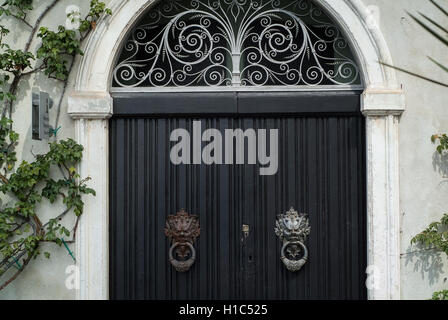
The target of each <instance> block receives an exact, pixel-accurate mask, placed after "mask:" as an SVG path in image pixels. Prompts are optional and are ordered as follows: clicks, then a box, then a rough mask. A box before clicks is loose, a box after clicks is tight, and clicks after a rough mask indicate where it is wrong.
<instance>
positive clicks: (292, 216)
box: [275, 207, 311, 272]
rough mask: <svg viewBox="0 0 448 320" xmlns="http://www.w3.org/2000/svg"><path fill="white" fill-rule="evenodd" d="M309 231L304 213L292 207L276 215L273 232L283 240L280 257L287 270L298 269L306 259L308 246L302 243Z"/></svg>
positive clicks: (294, 270) (293, 270)
mask: <svg viewBox="0 0 448 320" xmlns="http://www.w3.org/2000/svg"><path fill="white" fill-rule="evenodd" d="M310 232H311V227H310V224H309V220H308V218H307V216H306V214H304V213H298V212H297V211H296V210H294V208H292V207H291V209H290V210H289V211H286V213H285V214H279V215H278V216H277V220H276V222H275V234H276V235H277V236H278V237H279V238H280V240H281V241H282V242H283V245H282V249H281V257H280V259H281V261H282V262H283V264H284V265H285V266H286V268H287V269H288V270H289V271H292V272H296V271H299V270H300V269H301V268H302V267H303V265H305V263H306V262H307V261H308V248H307V247H306V246H305V244H304V243H305V241H306V238H307V237H308V235H309V234H310Z"/></svg>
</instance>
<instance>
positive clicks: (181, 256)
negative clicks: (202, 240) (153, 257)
mask: <svg viewBox="0 0 448 320" xmlns="http://www.w3.org/2000/svg"><path fill="white" fill-rule="evenodd" d="M199 234H200V228H199V217H198V216H197V215H190V214H188V213H187V212H185V210H184V209H182V210H180V211H179V212H177V213H176V214H175V215H169V216H168V218H166V227H165V235H166V236H167V237H168V239H169V240H170V241H171V242H172V245H171V247H170V250H169V252H168V256H169V261H170V263H171V265H172V266H173V267H174V268H175V269H176V271H178V272H186V271H188V270H190V268H191V266H192V265H193V264H194V262H195V260H196V250H195V248H194V247H193V243H194V241H195V240H196V238H197V237H199Z"/></svg>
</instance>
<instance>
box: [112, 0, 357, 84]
mask: <svg viewBox="0 0 448 320" xmlns="http://www.w3.org/2000/svg"><path fill="white" fill-rule="evenodd" d="M360 83H361V80H360V75H359V69H358V66H357V64H356V62H355V59H354V57H353V54H352V52H351V49H350V47H349V45H348V43H347V42H346V41H345V39H344V37H343V35H342V33H341V31H340V30H339V29H338V27H337V26H336V25H335V23H334V22H333V21H332V20H331V19H330V18H329V17H328V16H327V15H325V13H324V12H323V11H322V10H321V9H320V8H319V7H317V6H316V5H315V4H313V2H312V1H311V0H161V2H160V3H159V4H158V5H157V6H156V7H154V8H153V9H151V10H150V11H149V12H148V13H147V14H146V15H145V16H144V17H143V19H142V20H141V21H140V22H139V23H138V24H137V26H136V27H135V28H134V29H133V31H132V32H131V34H130V36H129V37H128V40H127V41H126V43H125V45H124V48H123V50H122V53H121V55H120V57H119V60H118V63H117V64H116V66H115V68H114V71H113V86H114V87H125V88H130V87H188V86H206V87H207V86H208V87H210V86H212V87H213V86H317V85H357V84H360Z"/></svg>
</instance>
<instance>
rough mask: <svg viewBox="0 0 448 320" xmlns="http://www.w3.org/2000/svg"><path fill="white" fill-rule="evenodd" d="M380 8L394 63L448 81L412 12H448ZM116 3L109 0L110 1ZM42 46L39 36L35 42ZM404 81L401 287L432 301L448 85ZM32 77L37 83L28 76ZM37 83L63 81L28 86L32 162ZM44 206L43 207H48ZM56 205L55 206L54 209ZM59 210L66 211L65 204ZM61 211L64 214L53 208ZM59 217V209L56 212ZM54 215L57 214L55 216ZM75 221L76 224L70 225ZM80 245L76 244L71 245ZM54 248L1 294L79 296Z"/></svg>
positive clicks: (384, 3)
mask: <svg viewBox="0 0 448 320" xmlns="http://www.w3.org/2000/svg"><path fill="white" fill-rule="evenodd" d="M363 1H364V3H365V4H366V5H369V6H372V7H371V8H372V12H373V13H374V16H377V17H378V18H379V25H380V28H381V31H382V32H383V34H384V36H385V38H386V41H387V43H388V45H389V48H390V50H391V53H392V57H393V60H394V63H395V64H396V65H398V66H401V67H406V68H409V69H412V70H414V71H416V72H419V73H424V74H427V75H430V76H432V77H437V78H439V79H444V80H446V81H448V76H447V75H446V74H445V73H444V72H442V71H441V70H440V69H438V68H437V67H436V66H435V65H434V64H432V63H431V62H430V61H428V60H427V59H426V56H427V55H430V56H432V57H434V58H436V59H438V60H440V61H442V62H445V63H446V64H448V61H447V60H448V58H447V55H446V47H444V46H443V45H442V44H440V43H439V42H437V41H436V40H434V39H432V38H431V37H430V36H429V35H428V34H427V33H426V32H425V31H423V30H422V29H421V28H420V27H419V26H418V25H417V24H415V23H414V22H412V21H411V19H410V18H409V17H408V16H407V15H406V12H405V11H406V10H407V11H410V12H416V11H422V12H424V13H426V14H428V15H430V16H431V17H434V18H435V19H436V20H439V21H445V22H446V20H444V19H446V18H444V17H443V15H442V14H441V13H440V12H439V11H437V9H436V8H435V7H434V6H432V5H431V4H430V3H429V1H424V0H394V1H390V0H363ZM35 2H36V7H37V10H35V12H33V15H32V16H30V17H29V19H30V21H32V20H33V18H34V17H35V16H36V15H37V14H38V11H40V10H42V9H44V8H45V6H46V5H47V4H48V3H49V2H50V1H49V0H39V1H35ZM105 2H108V1H105ZM88 3H89V1H88V0H81V1H68V0H63V1H60V3H59V4H58V5H57V6H56V7H55V8H54V10H53V11H52V12H51V14H50V15H49V16H47V18H46V19H45V20H44V21H43V22H42V25H45V26H49V27H55V26H57V25H58V24H64V23H65V9H66V7H67V6H68V5H71V4H76V5H78V6H80V7H81V9H82V10H83V12H86V10H87V7H88ZM2 19H4V21H3V20H2V23H5V24H6V25H7V26H8V27H9V28H10V30H11V35H10V36H9V39H10V40H11V43H12V42H13V43H12V44H13V46H14V47H16V48H20V47H23V46H24V43H25V41H26V37H27V34H28V27H26V26H24V25H22V24H18V23H17V22H16V21H14V20H12V19H8V18H2ZM37 45H38V41H36V42H35V43H34V46H37ZM74 71H75V72H73V73H72V75H71V81H70V82H69V88H68V91H67V92H70V90H72V84H73V77H74V76H76V65H75V68H74ZM398 77H399V81H400V83H402V84H403V88H404V90H405V92H406V98H407V104H406V112H405V113H404V114H403V116H402V118H401V121H400V205H401V212H402V217H401V225H402V227H401V232H402V245H401V247H402V249H401V252H402V256H401V261H402V263H401V268H402V280H401V292H402V298H404V299H427V298H429V297H430V296H431V294H432V292H433V291H435V290H441V289H447V288H448V281H447V277H448V261H446V259H445V258H444V257H443V255H441V254H437V253H436V252H433V251H428V250H424V249H422V248H418V247H411V246H410V239H411V238H412V237H413V236H414V235H415V234H417V233H418V232H419V231H421V230H422V229H423V228H425V227H426V226H427V225H428V224H429V223H430V222H432V221H435V220H438V219H440V217H441V216H442V214H443V213H444V212H446V211H448V208H447V205H446V201H444V199H446V195H447V194H448V184H447V181H445V180H444V176H446V177H448V165H447V164H446V163H445V164H444V163H443V162H442V161H441V160H440V159H439V158H438V157H437V155H436V154H435V152H434V149H435V148H434V145H432V144H431V142H430V136H431V135H432V134H434V133H439V132H447V131H448V108H447V104H448V93H447V90H446V89H444V88H442V87H439V86H436V85H433V84H429V83H427V82H424V81H422V80H419V79H416V78H413V77H410V76H407V75H405V74H402V73H399V74H398ZM28 80H29V81H28ZM33 87H37V88H40V90H42V91H46V92H48V93H50V95H51V96H52V98H53V99H54V101H55V105H57V102H58V99H59V95H60V92H61V89H62V86H61V84H60V83H58V82H57V81H53V80H49V79H48V78H46V76H44V75H43V74H37V75H33V76H31V77H29V78H28V79H27V78H24V81H23V82H22V83H21V86H20V92H19V99H18V101H17V103H16V104H15V105H16V108H15V112H14V116H13V119H14V121H15V128H16V130H18V132H19V133H20V135H21V141H20V145H19V147H18V151H19V154H18V156H19V159H21V158H24V159H26V160H32V157H33V156H32V153H31V150H32V152H33V153H35V154H37V153H39V152H43V151H44V150H46V148H47V144H46V142H37V141H33V140H31V113H30V109H31V90H32V88H33ZM66 99H67V98H66V97H65V98H64V101H63V104H62V108H61V110H60V118H59V119H60V120H59V123H58V125H61V126H62V129H61V130H60V133H59V138H66V137H73V136H74V126H73V121H72V120H71V119H70V118H69V116H68V115H67V103H66ZM57 113H58V110H56V108H53V109H52V110H51V111H50V124H51V125H52V126H54V125H55V119H56V118H57ZM49 208H50V207H49V206H48V205H44V208H43V211H48V210H46V209H49ZM51 208H52V210H56V209H54V207H51ZM58 210H59V209H58ZM53 214H56V213H55V212H53ZM50 215H52V214H50ZM50 215H49V216H50ZM67 223H68V224H69V225H70V223H71V221H68V222H67ZM71 247H72V248H74V245H72V246H71ZM45 249H46V250H48V251H50V252H51V253H52V257H51V259H50V260H47V259H45V258H44V257H40V258H38V259H37V261H33V263H31V265H30V266H29V267H28V268H27V269H26V270H25V272H24V273H23V274H22V275H20V277H19V278H18V279H17V280H16V281H14V282H13V283H12V284H11V285H10V286H9V287H8V288H6V289H5V290H3V291H0V299H46V298H52V299H73V298H75V292H74V290H69V289H67V288H66V286H65V281H66V279H67V275H66V274H65V270H66V268H67V267H68V266H70V265H72V264H73V260H72V259H71V257H69V256H68V254H67V251H66V250H65V249H64V248H59V247H55V246H48V248H45Z"/></svg>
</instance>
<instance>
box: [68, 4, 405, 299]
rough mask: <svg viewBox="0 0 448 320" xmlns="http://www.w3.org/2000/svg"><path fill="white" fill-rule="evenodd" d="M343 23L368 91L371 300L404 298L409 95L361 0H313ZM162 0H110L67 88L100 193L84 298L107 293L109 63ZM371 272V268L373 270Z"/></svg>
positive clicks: (87, 245)
mask: <svg viewBox="0 0 448 320" xmlns="http://www.w3.org/2000/svg"><path fill="white" fill-rule="evenodd" d="M314 1H315V2H316V3H318V4H319V5H320V6H322V7H323V8H325V9H326V10H327V12H328V13H329V14H330V15H331V16H332V17H333V18H334V19H335V20H337V21H338V22H339V25H340V26H341V27H342V29H343V31H344V32H345V35H346V38H347V39H348V40H349V41H350V42H351V45H352V46H353V49H354V51H355V55H356V56H357V59H358V63H359V65H360V68H361V70H362V75H363V81H364V84H365V92H364V93H363V95H362V101H361V105H362V112H363V114H364V115H365V116H366V135H367V214H368V219H367V224H368V230H367V235H368V240H367V247H368V265H370V266H373V268H371V270H372V271H375V272H374V274H375V278H373V279H372V277H370V280H371V281H369V283H370V284H371V285H370V286H369V289H368V296H369V298H370V299H399V298H400V258H399V257H400V232H399V225H400V221H399V217H400V211H399V167H398V162H399V154H398V123H399V117H400V115H401V113H402V112H403V111H404V107H405V99H404V95H403V92H402V90H401V89H400V87H399V85H398V83H397V79H396V75H395V72H394V70H393V69H390V68H385V67H383V66H382V65H381V64H379V63H378V61H384V62H387V63H392V58H391V55H390V52H389V49H388V47H387V44H386V41H385V40H384V37H383V36H382V34H381V32H380V30H379V28H378V27H377V26H375V25H373V24H372V21H370V19H369V11H368V9H367V8H366V7H365V5H364V4H363V2H362V0H314ZM156 2H157V0H132V1H126V0H112V1H111V2H110V3H109V7H110V8H111V9H112V11H113V15H112V16H110V17H106V18H104V19H102V21H100V22H99V23H98V25H97V28H96V29H95V30H94V32H93V33H92V34H91V35H90V37H89V38H88V40H87V42H86V44H85V48H84V52H85V54H84V56H83V58H82V59H81V62H80V66H79V69H78V74H77V77H76V83H75V90H74V91H73V92H72V93H71V94H70V95H69V99H68V112H69V114H70V115H71V116H72V118H73V119H75V122H76V125H75V126H76V139H77V141H78V142H79V143H81V144H83V145H84V147H85V152H84V159H83V161H82V163H81V164H80V168H79V170H80V172H81V174H82V175H83V176H90V177H92V182H91V184H92V186H93V187H94V188H95V190H96V191H97V196H96V197H90V198H88V199H87V200H86V203H85V209H84V214H83V217H82V219H81V221H80V225H79V228H78V232H79V234H78V236H77V243H76V250H77V257H78V259H77V260H78V264H79V268H80V276H79V290H78V291H77V298H78V299H107V298H108V296H109V260H108V257H109V223H108V222H109V221H108V219H109V189H108V185H109V180H108V163H109V159H108V135H109V133H108V119H109V118H110V117H111V116H112V114H113V105H112V99H111V97H110V94H109V89H110V83H111V70H112V69H113V65H114V62H115V58H116V56H117V54H118V51H119V50H120V44H121V43H122V41H123V40H124V39H125V36H126V34H127V32H128V31H129V30H130V28H131V27H132V25H133V24H134V22H136V20H137V19H138V18H139V17H140V14H141V13H142V12H144V11H145V10H146V9H148V8H149V7H150V6H151V5H153V4H154V3H156ZM370 276H372V274H371V275H370Z"/></svg>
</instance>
